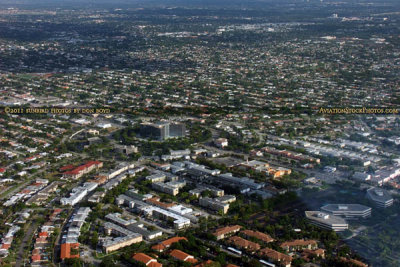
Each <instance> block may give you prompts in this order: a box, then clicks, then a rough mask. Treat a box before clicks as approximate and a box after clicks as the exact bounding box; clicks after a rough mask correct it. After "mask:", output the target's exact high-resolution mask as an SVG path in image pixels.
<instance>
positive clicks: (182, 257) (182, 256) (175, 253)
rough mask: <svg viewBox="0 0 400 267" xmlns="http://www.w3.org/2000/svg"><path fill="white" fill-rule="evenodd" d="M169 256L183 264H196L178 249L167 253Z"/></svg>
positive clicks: (195, 261)
mask: <svg viewBox="0 0 400 267" xmlns="http://www.w3.org/2000/svg"><path fill="white" fill-rule="evenodd" d="M169 255H171V256H172V257H174V258H175V259H178V260H181V261H184V262H190V263H197V260H196V259H195V258H194V257H193V256H192V255H189V254H187V253H185V252H183V251H182V250H179V249H174V250H173V251H171V252H170V253H169Z"/></svg>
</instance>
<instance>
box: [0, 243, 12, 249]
mask: <svg viewBox="0 0 400 267" xmlns="http://www.w3.org/2000/svg"><path fill="white" fill-rule="evenodd" d="M10 247H11V244H2V245H1V248H2V249H9V248H10Z"/></svg>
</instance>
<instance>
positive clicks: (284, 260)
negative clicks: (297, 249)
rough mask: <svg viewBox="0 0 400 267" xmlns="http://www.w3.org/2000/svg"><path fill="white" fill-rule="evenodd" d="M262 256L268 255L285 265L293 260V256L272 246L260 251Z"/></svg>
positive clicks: (269, 257)
mask: <svg viewBox="0 0 400 267" xmlns="http://www.w3.org/2000/svg"><path fill="white" fill-rule="evenodd" d="M259 254H260V255H261V256H264V257H267V258H268V259H271V260H273V261H277V262H282V263H283V264H284V265H288V264H290V263H291V262H292V259H293V258H292V257H291V256H289V255H286V254H283V253H280V252H278V251H276V250H273V249H270V248H263V249H261V250H260V251H259Z"/></svg>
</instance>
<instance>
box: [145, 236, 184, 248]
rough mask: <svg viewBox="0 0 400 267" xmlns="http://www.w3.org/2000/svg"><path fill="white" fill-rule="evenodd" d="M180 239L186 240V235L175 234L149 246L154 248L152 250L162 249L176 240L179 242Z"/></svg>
mask: <svg viewBox="0 0 400 267" xmlns="http://www.w3.org/2000/svg"><path fill="white" fill-rule="evenodd" d="M181 240H186V241H187V239H186V237H181V236H175V237H172V238H170V239H167V240H164V241H162V242H161V243H159V244H157V245H154V246H152V247H151V248H152V249H154V250H157V251H163V250H164V249H166V248H168V247H169V246H171V245H172V244H174V243H177V242H179V241H181Z"/></svg>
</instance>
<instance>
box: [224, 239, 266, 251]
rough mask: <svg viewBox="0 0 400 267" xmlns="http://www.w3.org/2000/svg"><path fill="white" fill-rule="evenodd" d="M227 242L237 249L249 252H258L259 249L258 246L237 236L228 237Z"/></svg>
mask: <svg viewBox="0 0 400 267" xmlns="http://www.w3.org/2000/svg"><path fill="white" fill-rule="evenodd" d="M228 242H229V243H231V244H234V245H235V246H236V247H238V248H244V249H248V250H250V251H255V250H259V249H260V248H261V247H260V245H259V244H257V243H254V242H251V241H249V240H246V239H243V238H241V237H239V236H232V237H230V238H229V239H228Z"/></svg>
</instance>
